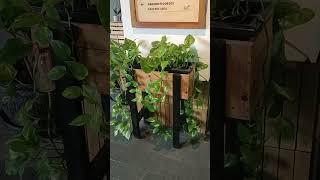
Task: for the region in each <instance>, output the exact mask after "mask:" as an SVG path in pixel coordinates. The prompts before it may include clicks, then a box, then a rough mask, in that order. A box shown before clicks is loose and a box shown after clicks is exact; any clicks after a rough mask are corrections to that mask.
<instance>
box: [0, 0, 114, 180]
mask: <svg viewBox="0 0 320 180" xmlns="http://www.w3.org/2000/svg"><path fill="white" fill-rule="evenodd" d="M32 3H37V5H39V4H41V6H42V7H41V10H36V9H34V8H33V7H32ZM57 5H62V7H64V10H65V14H67V15H68V18H67V19H68V20H67V22H64V21H62V20H61V17H60V14H59V12H58V10H57V8H56V6H57ZM96 6H97V10H98V12H99V15H100V18H101V22H102V23H103V25H104V27H105V28H106V29H107V24H108V21H107V19H108V16H109V15H108V14H107V12H109V11H108V9H107V8H108V7H109V5H108V3H107V1H102V0H97V1H96ZM71 7H72V0H36V1H34V0H30V1H28V0H0V30H2V31H6V32H7V33H9V34H10V35H11V37H10V38H9V39H8V40H7V41H6V42H5V44H4V46H3V48H1V49H0V83H1V86H2V87H3V88H5V89H6V92H7V95H6V99H8V98H9V99H10V98H14V97H15V95H16V93H15V92H16V85H17V84H20V85H30V86H31V87H33V94H34V95H33V96H32V98H30V99H29V100H28V101H27V102H25V103H24V104H23V105H22V107H21V108H20V110H19V112H18V115H17V118H18V120H19V122H20V124H21V126H22V128H21V129H20V130H19V131H18V132H17V134H15V135H14V136H12V137H11V138H10V139H9V141H8V142H7V145H8V149H9V150H8V155H7V158H6V173H7V174H8V175H19V176H20V177H21V178H22V176H23V174H24V170H25V169H26V168H31V169H33V170H34V171H35V173H36V174H37V176H38V178H39V179H40V180H45V179H62V178H63V174H65V173H64V172H65V170H66V168H65V162H64V159H63V153H61V152H59V151H58V154H60V155H61V156H52V155H51V154H50V152H49V151H48V147H52V148H54V149H56V150H57V146H56V144H55V143H56V142H55V141H56V140H55V139H54V137H53V135H54V134H55V130H54V128H53V127H52V126H49V124H50V125H52V124H54V122H52V114H51V112H52V110H51V107H52V101H51V99H50V97H51V95H50V92H51V91H49V92H48V99H49V101H48V105H47V106H45V107H40V108H47V109H46V112H47V113H48V116H47V118H45V119H41V118H39V117H38V116H37V115H36V112H35V109H36V108H37V104H38V103H39V96H40V93H39V92H38V88H37V87H38V85H39V84H38V81H37V72H38V71H39V70H38V69H37V67H38V66H37V65H38V63H39V56H37V53H38V52H39V51H41V49H44V50H48V51H49V54H50V57H51V58H50V59H51V61H52V62H51V63H52V64H53V67H52V69H50V72H49V73H47V74H42V75H44V76H48V81H52V82H51V83H53V84H54V82H55V81H57V80H59V79H61V78H63V77H68V78H69V79H72V80H74V81H78V82H80V84H81V85H79V86H71V87H67V88H66V89H65V90H64V91H63V94H62V95H63V96H64V97H65V98H67V99H70V100H81V101H83V100H85V101H86V102H88V103H90V104H93V105H95V106H97V107H100V103H99V102H100V100H99V99H100V95H99V93H98V91H97V89H96V88H95V87H92V86H90V85H89V84H88V83H87V82H86V77H87V76H88V70H87V68H86V67H85V66H84V65H83V64H81V63H79V62H77V61H76V59H75V58H74V57H73V56H72V55H73V49H72V48H70V46H69V45H67V44H66V43H65V42H63V41H61V40H59V39H55V36H54V34H55V32H62V33H65V34H67V31H69V32H72V28H71V24H72V23H71V21H70V20H71V17H70V16H69V15H70V9H72V8H71ZM64 27H65V28H64ZM67 35H70V34H67ZM72 40H73V39H72V38H71V39H70V41H72ZM21 74H23V75H22V76H21ZM48 83H49V84H50V82H48ZM2 98H3V97H2ZM43 121H47V123H45V124H48V127H47V129H43V127H42V126H41V125H40V124H41V123H43ZM70 125H74V126H83V125H88V126H89V127H90V128H93V129H94V130H95V132H97V133H99V134H100V135H101V134H102V135H105V136H107V135H108V131H107V129H108V128H107V127H108V124H107V123H106V121H105V120H104V115H103V111H102V110H101V108H96V112H95V113H93V114H82V115H79V116H78V117H77V118H76V119H74V120H73V121H72V122H71V124H70ZM44 132H45V134H46V136H43V133H44Z"/></svg>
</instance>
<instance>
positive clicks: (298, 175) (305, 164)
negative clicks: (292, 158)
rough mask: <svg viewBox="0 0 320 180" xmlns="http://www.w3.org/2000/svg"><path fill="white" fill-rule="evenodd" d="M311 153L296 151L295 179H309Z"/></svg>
mask: <svg viewBox="0 0 320 180" xmlns="http://www.w3.org/2000/svg"><path fill="white" fill-rule="evenodd" d="M310 157H311V154H310V153H305V152H296V162H295V166H294V172H293V173H294V178H293V180H309V168H310Z"/></svg>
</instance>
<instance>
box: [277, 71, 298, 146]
mask: <svg viewBox="0 0 320 180" xmlns="http://www.w3.org/2000/svg"><path fill="white" fill-rule="evenodd" d="M300 73H301V72H300V68H297V67H296V66H292V67H290V69H289V70H288V72H287V73H286V82H287V87H288V88H289V89H290V90H291V91H290V92H291V93H292V95H293V97H294V98H295V100H294V101H293V102H289V101H286V102H285V103H284V105H283V113H282V116H283V117H284V118H286V119H288V120H290V121H291V122H292V123H293V124H294V132H296V131H297V121H298V116H299V114H298V113H299V112H298V111H299V101H300V100H299V90H300V88H299V87H300V75H301V74H300ZM296 138H297V137H296V133H294V137H293V138H291V139H284V138H282V140H281V148H284V149H291V150H294V149H295V140H296Z"/></svg>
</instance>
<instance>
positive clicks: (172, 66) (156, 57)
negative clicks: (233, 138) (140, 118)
mask: <svg viewBox="0 0 320 180" xmlns="http://www.w3.org/2000/svg"><path fill="white" fill-rule="evenodd" d="M194 41H195V39H194V37H193V36H191V35H188V36H187V37H186V38H185V41H184V43H183V44H180V45H176V44H173V43H170V42H168V41H167V38H166V37H165V36H163V37H162V38H161V40H160V41H154V42H152V47H151V49H150V52H149V54H148V55H147V56H145V57H143V56H142V55H141V54H140V52H139V45H137V44H136V43H135V42H134V41H132V40H129V39H125V41H124V44H119V43H117V42H112V44H111V69H112V71H111V72H112V74H111V84H112V89H113V92H115V90H116V89H117V96H116V98H115V104H114V106H113V112H112V118H113V119H112V121H111V125H112V126H113V127H114V134H115V135H117V134H119V133H121V134H122V135H124V136H125V137H127V138H128V139H129V138H130V135H131V132H132V125H131V124H132V122H131V118H130V109H129V108H128V106H126V104H128V103H130V102H128V99H127V98H126V97H127V95H128V94H134V95H135V98H134V99H132V101H133V102H134V103H138V104H141V105H142V106H143V108H144V109H146V111H144V113H147V112H148V114H149V115H148V116H147V115H146V114H145V115H144V116H145V117H146V118H147V120H146V121H147V122H149V123H150V125H151V128H152V132H153V133H154V134H157V135H160V136H162V137H163V138H164V139H165V140H169V139H171V138H172V134H171V133H170V129H168V127H165V126H164V125H163V124H162V123H161V122H160V121H159V119H157V118H156V116H155V112H156V111H157V110H158V109H159V104H160V103H163V102H164V101H165V97H166V96H168V95H169V96H170V95H171V96H172V95H173V93H172V80H173V77H172V74H173V73H176V74H179V75H181V80H180V82H179V83H180V85H181V91H180V92H179V93H180V94H179V95H180V96H181V99H184V100H185V109H183V110H182V111H183V112H184V116H185V117H186V121H185V122H183V129H184V130H185V132H186V133H187V134H189V135H190V136H191V137H192V138H195V137H197V136H198V135H199V126H198V125H199V124H198V122H197V119H196V117H195V115H194V112H193V109H192V107H193V106H192V104H193V103H195V102H196V101H197V97H198V96H199V93H200V91H199V88H197V86H198V81H199V71H200V70H203V69H205V68H207V65H206V64H204V63H202V62H200V61H199V57H198V55H197V52H196V50H195V49H194V48H192V45H193V43H194ZM129 100H130V99H129ZM197 103H199V104H200V103H201V102H197Z"/></svg>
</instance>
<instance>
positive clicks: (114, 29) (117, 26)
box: [110, 22, 124, 43]
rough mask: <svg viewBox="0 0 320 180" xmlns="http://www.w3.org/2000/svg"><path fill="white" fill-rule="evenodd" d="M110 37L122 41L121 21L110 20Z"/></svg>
mask: <svg viewBox="0 0 320 180" xmlns="http://www.w3.org/2000/svg"><path fill="white" fill-rule="evenodd" d="M110 31H111V32H110V39H111V40H113V41H116V42H118V43H123V42H124V33H123V24H122V22H110Z"/></svg>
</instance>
